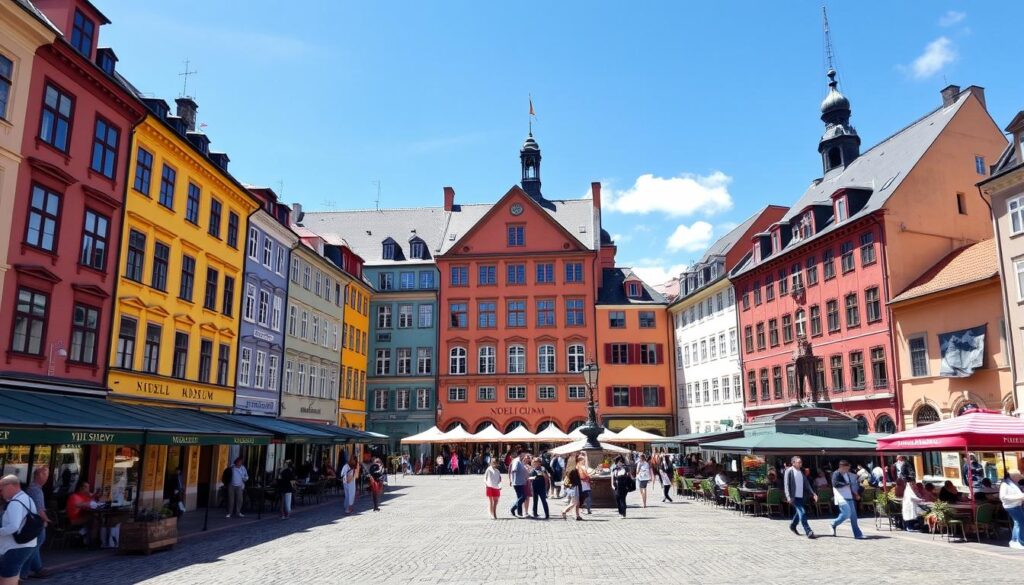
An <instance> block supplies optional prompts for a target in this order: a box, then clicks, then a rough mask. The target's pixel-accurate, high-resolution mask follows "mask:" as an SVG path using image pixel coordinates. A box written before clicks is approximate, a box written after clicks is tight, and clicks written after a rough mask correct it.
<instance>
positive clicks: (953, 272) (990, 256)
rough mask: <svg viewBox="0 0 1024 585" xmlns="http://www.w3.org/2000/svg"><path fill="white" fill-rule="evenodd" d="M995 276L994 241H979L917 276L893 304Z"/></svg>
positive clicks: (996, 260)
mask: <svg viewBox="0 0 1024 585" xmlns="http://www.w3.org/2000/svg"><path fill="white" fill-rule="evenodd" d="M998 275H999V258H998V256H997V255H996V242H995V240H991V239H990V240H983V241H981V242H978V243H976V244H971V245H970V246H965V247H963V248H960V249H959V250H955V251H953V252H951V253H950V254H949V255H947V256H946V257H945V258H943V259H942V260H940V261H939V262H938V263H937V264H936V265H935V266H932V267H931V268H929V269H928V270H927V271H926V272H925V273H924V274H922V275H921V276H919V277H918V278H917V280H915V281H914V282H913V283H911V285H910V286H909V287H907V289H906V290H905V291H903V292H902V293H900V294H899V296H897V297H896V298H894V299H893V300H892V302H894V303H898V302H902V301H907V300H910V299H915V298H918V297H923V296H925V295H930V294H933V293H937V292H941V291H944V290H949V289H953V288H957V287H960V286H964V285H967V284H972V283H975V282H979V281H982V280H985V279H988V278H992V277H993V276H998Z"/></svg>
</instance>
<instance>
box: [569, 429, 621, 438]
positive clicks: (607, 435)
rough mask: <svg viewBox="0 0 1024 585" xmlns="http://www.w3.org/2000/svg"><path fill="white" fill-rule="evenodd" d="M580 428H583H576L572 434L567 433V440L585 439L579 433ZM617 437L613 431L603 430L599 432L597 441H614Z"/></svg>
mask: <svg viewBox="0 0 1024 585" xmlns="http://www.w3.org/2000/svg"><path fill="white" fill-rule="evenodd" d="M581 428H583V427H576V430H574V431H573V432H571V433H569V438H570V439H573V440H579V439H586V438H587V437H586V436H585V435H584V434H583V433H582V432H581V431H580V429H581ZM617 436H618V435H616V434H615V431H611V430H608V429H604V430H603V431H601V434H600V435H598V436H597V440H598V441H609V440H611V439H614V438H615V437H617Z"/></svg>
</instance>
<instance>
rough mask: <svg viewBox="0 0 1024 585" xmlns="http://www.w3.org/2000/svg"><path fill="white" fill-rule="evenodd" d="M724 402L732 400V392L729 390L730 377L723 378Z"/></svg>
mask: <svg viewBox="0 0 1024 585" xmlns="http://www.w3.org/2000/svg"><path fill="white" fill-rule="evenodd" d="M722 400H724V401H725V402H729V401H730V400H732V390H731V389H730V388H729V376H722Z"/></svg>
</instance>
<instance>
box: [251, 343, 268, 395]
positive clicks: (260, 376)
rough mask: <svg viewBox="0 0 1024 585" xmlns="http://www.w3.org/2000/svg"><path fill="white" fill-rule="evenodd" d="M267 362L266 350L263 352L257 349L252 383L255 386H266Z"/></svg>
mask: <svg viewBox="0 0 1024 585" xmlns="http://www.w3.org/2000/svg"><path fill="white" fill-rule="evenodd" d="M266 362H267V354H266V352H262V351H259V350H257V351H256V364H255V367H254V368H253V374H252V385H253V388H263V387H264V386H266V382H267V381H266V374H265V372H266Z"/></svg>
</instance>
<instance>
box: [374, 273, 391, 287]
mask: <svg viewBox="0 0 1024 585" xmlns="http://www.w3.org/2000/svg"><path fill="white" fill-rule="evenodd" d="M377 288H379V289H380V290H394V288H395V275H394V273H392V272H381V273H380V274H378V275H377Z"/></svg>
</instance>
